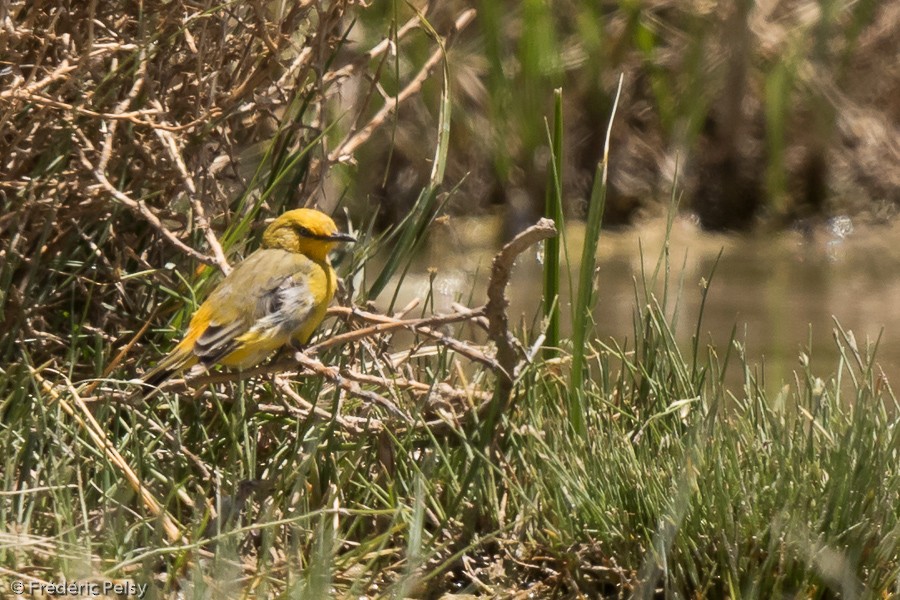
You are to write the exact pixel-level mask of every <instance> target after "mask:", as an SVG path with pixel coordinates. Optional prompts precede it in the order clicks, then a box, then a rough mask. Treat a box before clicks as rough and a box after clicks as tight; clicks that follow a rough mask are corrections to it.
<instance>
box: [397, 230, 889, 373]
mask: <svg viewBox="0 0 900 600" xmlns="http://www.w3.org/2000/svg"><path fill="white" fill-rule="evenodd" d="M498 230H499V224H498V223H496V222H495V221H493V220H491V219H467V218H451V219H450V220H449V221H448V222H447V223H446V224H444V225H442V226H441V227H439V228H438V229H436V230H435V231H434V232H433V233H432V236H431V239H430V240H429V244H428V249H427V251H426V252H425V253H423V255H422V256H420V257H417V258H416V260H415V262H414V267H413V269H411V271H410V274H409V275H408V277H407V280H406V281H405V282H404V285H403V286H402V289H401V293H400V295H399V298H398V302H397V305H398V307H399V306H403V305H405V304H406V303H407V302H408V301H409V300H411V299H412V298H413V297H420V298H424V297H425V296H426V295H427V293H428V290H429V274H428V269H429V268H433V269H435V272H434V288H433V289H434V305H435V310H437V311H439V312H443V311H449V310H451V304H452V303H453V302H456V301H459V302H462V303H463V304H470V305H476V304H479V303H481V302H483V301H484V294H485V285H486V280H487V274H488V272H489V269H490V260H491V257H492V256H493V253H494V252H495V250H496V244H495V243H494V241H495V240H496V239H497V231H498ZM583 233H584V230H583V227H581V226H580V225H573V226H571V227H570V228H569V229H568V230H567V231H566V240H565V242H566V243H565V247H567V248H568V254H569V257H570V259H571V260H570V263H571V267H570V268H571V272H572V274H573V277H574V276H575V274H576V273H577V270H578V265H577V259H578V258H579V257H580V255H581V244H582V241H583ZM664 240H665V222H664V221H663V220H656V221H651V222H647V223H644V224H642V225H640V226H638V227H634V228H632V229H629V230H626V231H616V232H603V234H602V236H601V240H600V249H599V256H598V274H597V275H598V280H597V284H598V286H597V308H596V311H595V318H596V322H597V327H596V332H597V334H598V336H599V337H600V338H602V339H607V338H610V337H612V338H615V339H616V340H617V342H618V343H619V345H624V343H625V342H626V340H627V341H628V346H629V347H633V345H634V344H633V339H632V338H633V329H632V322H633V316H634V314H635V305H636V301H635V283H636V282H638V283H640V281H641V271H642V267H643V270H644V272H645V273H647V274H648V276H649V275H650V274H652V272H653V269H654V267H655V265H656V262H657V259H658V258H659V256H660V253H661V252H662V249H663V247H664ZM720 251H721V253H722V255H721V260H720V262H719V264H718V267H717V269H716V272H715V275H714V277H713V278H712V281H711V287H710V292H709V299H708V301H707V305H706V308H705V312H704V315H703V323H702V328H701V331H702V332H703V339H702V341H703V342H704V344H712V345H714V346H715V347H716V348H717V351H718V354H719V355H720V356H723V355H724V353H725V349H726V348H725V346H726V344H727V342H728V338H729V336H730V334H731V331H732V328H733V327H734V326H737V331H738V339H739V341H741V342H742V343H743V344H744V345H745V348H746V354H747V356H748V358H749V360H750V362H751V364H757V365H762V364H763V363H764V364H765V372H766V383H767V387H768V388H769V389H770V390H774V389H777V388H778V387H780V386H781V385H783V384H784V383H788V382H790V381H791V380H792V379H793V375H792V372H793V371H794V370H795V369H797V368H799V356H800V353H801V351H802V352H807V351H809V353H810V358H811V367H812V370H813V372H814V373H815V374H816V375H817V376H820V377H822V378H827V377H828V376H830V375H832V374H833V370H834V369H835V367H836V365H837V360H836V359H837V356H838V353H837V348H836V346H835V344H834V341H833V331H834V328H835V323H834V319H837V320H838V321H839V322H840V324H841V325H842V326H843V327H844V328H845V329H849V330H852V331H853V333H854V335H855V337H856V340H857V342H858V343H859V346H860V349H863V348H865V344H866V340H870V341H874V340H875V339H876V338H877V337H878V336H879V333H880V332H881V331H882V329H883V331H884V333H883V336H882V339H881V343H880V346H879V351H878V363H879V365H880V366H881V368H883V370H884V372H885V373H886V374H887V376H888V378H889V379H890V380H892V381H894V382H898V381H900V224H894V225H891V226H884V225H882V226H863V225H858V224H856V223H854V222H853V221H852V220H851V219H850V218H848V217H835V218H833V219H831V220H829V221H827V222H824V223H820V224H818V225H809V226H806V227H803V228H802V229H798V230H796V231H786V232H780V233H777V234H765V235H764V234H754V235H721V234H709V233H705V232H703V231H701V230H700V229H699V228H698V227H697V226H696V220H695V219H692V218H690V216H686V217H681V218H679V219H677V220H676V221H675V223H674V225H673V229H672V234H671V237H670V239H669V246H668V252H669V258H670V260H669V265H670V270H669V281H670V286H669V297H670V299H671V300H670V305H671V307H672V308H671V309H670V311H669V313H670V314H672V315H674V314H675V312H674V298H675V297H677V298H678V311H677V333H678V339H679V340H680V341H681V343H683V344H684V347H685V348H688V344H689V342H690V337H691V335H693V333H694V330H695V327H696V322H697V318H698V314H699V309H700V301H701V293H702V288H701V284H702V281H704V279H709V277H710V273H711V272H712V269H713V265H714V264H715V261H716V257H717V256H718V255H719V252H720ZM542 259H543V253H542V252H541V251H540V250H539V249H537V248H533V249H532V250H530V251H528V252H526V253H524V254H523V255H521V256H520V257H519V260H518V261H517V264H516V270H515V272H514V273H513V278H512V282H511V289H510V293H509V296H510V301H511V309H510V310H511V313H510V314H511V316H512V317H513V322H516V323H519V322H524V323H526V324H528V325H529V326H531V324H532V323H534V322H535V320H534V318H535V315H536V314H537V311H538V309H539V302H540V296H541V291H542V281H541V272H542V269H543V265H542V262H543V261H542ZM563 261H564V262H565V253H564V254H563ZM563 270H564V271H565V267H564V269H563ZM661 277H662V276H660V278H661ZM562 288H563V297H562V298H561V299H560V306H561V307H562V308H563V313H564V314H563V319H562V323H563V331H564V333H565V332H566V331H567V325H568V322H569V318H568V315H567V314H566V311H567V309H570V303H569V293H568V285H567V282H566V281H563V284H562ZM388 289H392V288H391V287H390V286H389V288H388ZM662 292H663V289H662V287H661V286H660V287H658V288H657V289H656V292H655V293H656V295H657V297H658V298H660V299H661V298H662ZM383 296H384V298H382V299H380V300H381V301H382V302H386V301H387V299H389V295H388V294H387V293H385V294H384V295H383ZM470 297H471V302H470V301H469V298H470ZM382 308H384V307H383V306H382ZM538 322H539V321H538ZM810 340H811V342H812V343H811V346H809V342H810ZM729 380H730V382H731V383H733V384H735V383H739V382H740V374H739V373H737V372H735V373H732V374H731V376H730V377H729Z"/></svg>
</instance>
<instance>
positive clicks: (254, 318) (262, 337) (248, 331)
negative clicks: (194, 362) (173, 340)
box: [189, 249, 324, 365]
mask: <svg viewBox="0 0 900 600" xmlns="http://www.w3.org/2000/svg"><path fill="white" fill-rule="evenodd" d="M322 274H324V271H323V269H322V267H321V266H320V265H318V264H316V263H315V262H313V261H311V260H310V259H308V258H307V257H305V256H303V255H301V254H297V253H295V252H287V251H284V250H277V249H265V250H258V251H257V252H254V253H253V254H252V255H250V256H249V257H247V259H246V260H244V261H243V262H242V263H240V264H239V265H238V266H237V268H235V270H234V271H232V272H231V273H230V274H229V275H228V276H227V277H226V278H225V279H224V280H223V281H222V283H221V284H219V287H217V288H216V289H215V291H213V293H212V294H210V296H209V298H208V299H207V300H206V302H204V303H203V305H202V306H201V307H200V308H199V309H198V310H197V313H196V314H195V315H194V317H193V318H192V319H191V326H190V328H189V330H194V329H195V326H196V328H197V329H198V330H199V335H197V337H196V339H195V340H194V342H193V346H192V353H193V355H194V356H196V357H197V359H198V360H199V361H200V362H201V363H203V364H205V365H211V364H214V363H216V362H219V361H220V360H221V359H222V358H224V357H225V356H227V355H228V354H230V353H232V352H234V351H235V350H237V349H238V348H239V347H240V346H241V345H248V344H253V343H257V342H258V343H260V344H261V345H265V346H274V347H278V346H280V345H282V344H284V343H285V342H286V341H287V339H289V338H290V335H291V333H292V332H294V331H295V330H296V329H297V328H298V327H300V325H301V324H302V323H303V322H304V321H305V320H306V319H307V318H308V316H309V314H310V313H311V312H312V310H313V309H314V308H315V306H316V304H317V298H316V294H313V293H311V291H310V287H311V283H315V280H317V279H318V278H319V277H320V276H321V275H322ZM267 352H268V351H264V353H267ZM251 362H252V361H251Z"/></svg>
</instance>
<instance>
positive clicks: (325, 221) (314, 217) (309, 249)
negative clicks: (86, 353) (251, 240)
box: [262, 208, 356, 262]
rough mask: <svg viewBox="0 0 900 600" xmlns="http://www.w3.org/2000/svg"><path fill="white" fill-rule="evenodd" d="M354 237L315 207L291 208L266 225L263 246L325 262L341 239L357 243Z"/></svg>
mask: <svg viewBox="0 0 900 600" xmlns="http://www.w3.org/2000/svg"><path fill="white" fill-rule="evenodd" d="M355 241H356V239H354V238H353V236H351V235H349V234H346V233H341V232H340V231H338V228H337V225H335V224H334V221H332V220H331V217H329V216H328V215H326V214H325V213H323V212H320V211H318V210H313V209H311V208H298V209H296V210H289V211H288V212H286V213H284V214H283V215H281V216H280V217H278V218H277V219H275V220H274V221H272V224H271V225H269V226H268V227H267V228H266V231H265V233H263V239H262V245H263V248H281V249H282V250H288V251H289V252H299V253H300V254H305V255H306V256H308V257H309V258H311V259H313V260H315V261H317V262H325V261H326V260H327V258H328V253H329V252H331V249H332V248H333V247H334V245H335V244H337V243H339V242H355Z"/></svg>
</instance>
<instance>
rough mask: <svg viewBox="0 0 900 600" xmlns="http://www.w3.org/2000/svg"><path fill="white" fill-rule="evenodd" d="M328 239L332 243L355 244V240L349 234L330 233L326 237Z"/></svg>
mask: <svg viewBox="0 0 900 600" xmlns="http://www.w3.org/2000/svg"><path fill="white" fill-rule="evenodd" d="M328 239H329V240H331V241H332V242H355V241H356V238H355V237H353V236H352V235H350V234H349V233H342V232H340V231H338V232H337V233H332V234H331V235H330V236H328Z"/></svg>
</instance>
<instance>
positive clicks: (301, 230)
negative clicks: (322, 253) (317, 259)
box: [297, 225, 315, 237]
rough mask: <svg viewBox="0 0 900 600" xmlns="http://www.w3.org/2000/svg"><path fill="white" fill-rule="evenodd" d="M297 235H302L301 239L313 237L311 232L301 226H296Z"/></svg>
mask: <svg viewBox="0 0 900 600" xmlns="http://www.w3.org/2000/svg"><path fill="white" fill-rule="evenodd" d="M297 233H299V234H300V235H302V236H303V237H315V236H314V235H313V232H312V231H310V230H309V229H307V228H306V227H304V226H303V225H297Z"/></svg>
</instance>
